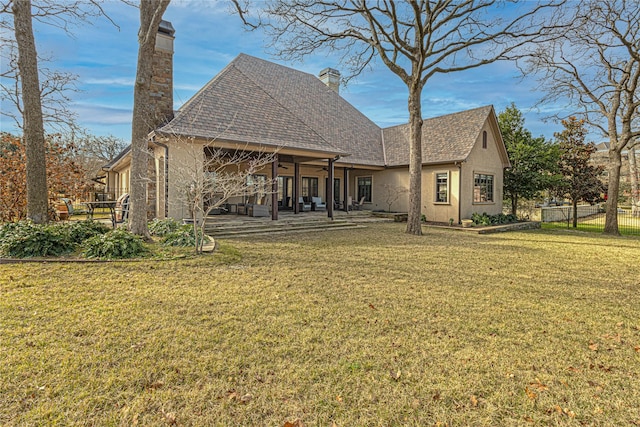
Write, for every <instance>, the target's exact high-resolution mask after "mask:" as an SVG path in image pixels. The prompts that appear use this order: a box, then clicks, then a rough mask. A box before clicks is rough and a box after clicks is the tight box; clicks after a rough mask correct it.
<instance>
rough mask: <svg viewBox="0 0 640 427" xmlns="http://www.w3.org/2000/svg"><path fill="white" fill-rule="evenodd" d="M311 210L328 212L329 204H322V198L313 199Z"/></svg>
mask: <svg viewBox="0 0 640 427" xmlns="http://www.w3.org/2000/svg"><path fill="white" fill-rule="evenodd" d="M311 210H312V211H319V210H322V211H324V210H327V204H326V203H322V199H321V198H320V197H312V198H311Z"/></svg>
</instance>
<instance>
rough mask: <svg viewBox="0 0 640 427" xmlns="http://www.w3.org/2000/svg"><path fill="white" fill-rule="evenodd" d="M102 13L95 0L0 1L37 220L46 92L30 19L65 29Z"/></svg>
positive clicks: (43, 211) (42, 187)
mask: <svg viewBox="0 0 640 427" xmlns="http://www.w3.org/2000/svg"><path fill="white" fill-rule="evenodd" d="M103 14H104V13H103V10H102V8H101V6H100V4H99V1H98V0H88V1H83V0H77V1H72V2H57V1H54V0H40V1H38V2H36V3H34V4H33V5H32V3H31V0H4V1H1V2H0V15H2V20H1V22H0V26H1V27H2V28H3V30H5V31H6V30H7V28H11V26H13V33H14V36H15V42H16V46H17V51H18V56H17V70H18V73H19V77H20V85H19V86H16V90H17V92H16V93H20V95H19V97H17V98H16V100H18V99H19V98H21V99H22V104H21V105H22V121H23V126H22V128H23V138H24V144H25V157H26V181H27V216H28V217H29V218H30V219H31V220H33V221H34V222H36V223H44V222H46V221H47V208H48V198H47V171H46V158H45V137H44V120H43V108H42V96H43V95H46V94H47V93H48V88H47V86H46V85H44V86H41V85H40V78H39V71H38V53H37V51H36V43H35V38H34V35H33V20H34V19H36V20H38V21H41V22H43V23H46V24H48V25H53V26H55V27H58V28H61V29H63V30H64V31H67V32H68V31H69V25H70V23H71V22H76V20H77V19H80V20H83V19H87V17H89V16H97V15H103ZM105 16H106V15H105ZM8 17H11V18H12V22H9V21H8V20H7V18H8ZM54 87H56V86H55V85H54ZM54 91H55V90H54ZM18 105H19V104H18Z"/></svg>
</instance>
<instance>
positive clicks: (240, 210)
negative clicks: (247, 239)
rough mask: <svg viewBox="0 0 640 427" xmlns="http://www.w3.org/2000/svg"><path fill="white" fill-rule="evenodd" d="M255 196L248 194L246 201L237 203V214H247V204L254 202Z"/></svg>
mask: <svg viewBox="0 0 640 427" xmlns="http://www.w3.org/2000/svg"><path fill="white" fill-rule="evenodd" d="M255 200H256V196H249V198H248V199H247V202H246V203H238V215H249V206H251V205H253V204H254V203H255Z"/></svg>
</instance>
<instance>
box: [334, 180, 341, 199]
mask: <svg viewBox="0 0 640 427" xmlns="http://www.w3.org/2000/svg"><path fill="white" fill-rule="evenodd" d="M333 200H335V201H336V202H340V178H334V179H333Z"/></svg>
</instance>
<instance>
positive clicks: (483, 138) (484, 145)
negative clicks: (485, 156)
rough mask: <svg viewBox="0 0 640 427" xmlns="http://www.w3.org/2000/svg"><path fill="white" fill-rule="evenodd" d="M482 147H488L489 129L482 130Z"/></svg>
mask: <svg viewBox="0 0 640 427" xmlns="http://www.w3.org/2000/svg"><path fill="white" fill-rule="evenodd" d="M482 148H487V131H486V130H483V131H482Z"/></svg>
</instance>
